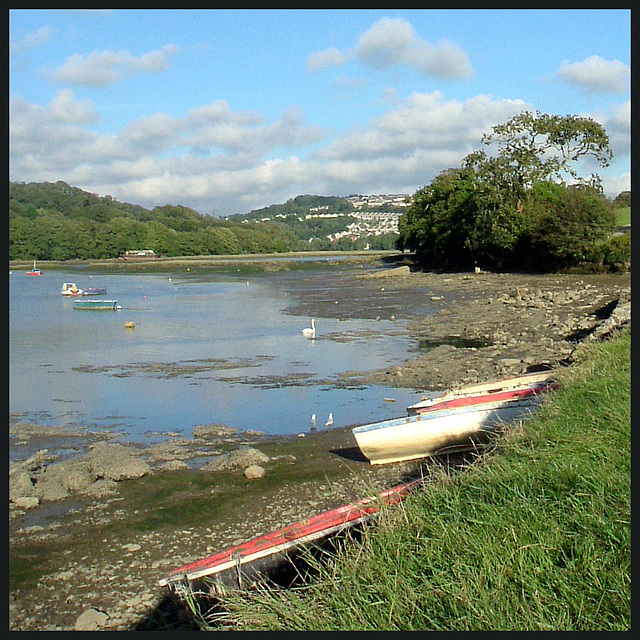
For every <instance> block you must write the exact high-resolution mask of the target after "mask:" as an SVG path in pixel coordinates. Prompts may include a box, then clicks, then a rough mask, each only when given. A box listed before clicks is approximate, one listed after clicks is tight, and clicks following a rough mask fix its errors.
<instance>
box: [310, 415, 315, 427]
mask: <svg viewBox="0 0 640 640" xmlns="http://www.w3.org/2000/svg"><path fill="white" fill-rule="evenodd" d="M311 428H312V429H315V428H316V414H315V413H312V414H311Z"/></svg>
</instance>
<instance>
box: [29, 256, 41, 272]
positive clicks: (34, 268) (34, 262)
mask: <svg viewBox="0 0 640 640" xmlns="http://www.w3.org/2000/svg"><path fill="white" fill-rule="evenodd" d="M27 275H28V276H41V275H42V271H40V269H38V268H37V267H36V261H35V260H34V261H33V269H29V271H27Z"/></svg>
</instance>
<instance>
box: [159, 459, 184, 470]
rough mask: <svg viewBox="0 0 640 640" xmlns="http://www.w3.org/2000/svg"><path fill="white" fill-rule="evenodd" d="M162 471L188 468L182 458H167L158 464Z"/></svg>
mask: <svg viewBox="0 0 640 640" xmlns="http://www.w3.org/2000/svg"><path fill="white" fill-rule="evenodd" d="M160 468H161V469H162V470H163V471H179V470H180V469H188V468H189V465H188V464H187V463H186V462H184V461H182V460H167V462H165V463H163V464H161V465H160Z"/></svg>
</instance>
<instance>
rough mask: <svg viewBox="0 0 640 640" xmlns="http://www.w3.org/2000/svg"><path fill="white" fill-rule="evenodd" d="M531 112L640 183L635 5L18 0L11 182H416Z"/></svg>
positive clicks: (146, 189)
mask: <svg viewBox="0 0 640 640" xmlns="http://www.w3.org/2000/svg"><path fill="white" fill-rule="evenodd" d="M523 111H532V112H535V111H539V112H541V113H548V114H552V115H559V116H565V115H576V116H581V117H587V118H592V119H593V120H595V121H596V122H598V123H600V124H601V125H602V126H603V127H604V128H605V130H606V132H607V133H608V135H609V139H610V147H611V149H612V151H613V154H614V158H613V160H612V162H611V164H610V166H609V167H607V168H602V167H601V166H600V165H596V164H594V163H591V164H590V163H589V162H588V161H585V162H581V163H580V164H579V165H578V167H577V168H578V170H579V172H580V173H581V174H582V175H584V176H585V177H588V176H590V175H591V174H592V173H597V174H598V175H599V176H600V177H601V179H602V184H603V187H604V191H605V193H606V194H607V195H608V196H609V197H612V198H613V197H615V196H616V195H617V194H618V193H620V192H621V191H624V190H628V189H629V190H630V189H631V157H630V155H631V10H630V9H611V10H605V9H594V10H585V9H564V10H559V9H558V10H555V9H553V10H552V9H549V10H547V9H524V10H515V9H503V10H490V9H476V10H470V9H449V10H446V9H421V10H407V9H403V10H394V9H379V10H378V9H375V10H374V9H345V10H339V9H326V10H316V9H292V10H284V9H264V10H258V9H220V10H214V9H185V10H180V9H167V10H161V9H131V10H126V9H104V10H88V9H87V10H70V9H46V10H45V9H42V10H41V9H37V10H36V9H11V10H10V11H9V180H10V181H19V182H57V181H58V180H63V181H65V182H67V183H68V184H70V185H71V186H74V187H78V188H80V189H83V190H85V191H89V192H92V193H96V194H98V195H100V196H111V197H113V198H115V199H116V200H119V201H120V202H129V203H133V204H139V205H141V206H143V207H145V208H149V209H152V208H153V207H155V206H162V205H165V204H173V205H183V206H188V207H191V208H193V209H195V210H196V211H198V212H199V213H201V214H211V215H216V216H226V215H230V214H234V213H247V212H249V211H251V210H253V209H256V208H260V207H265V206H269V205H271V204H279V203H282V202H285V201H286V200H288V199H289V198H293V197H295V196H297V195H301V194H313V195H324V196H348V195H352V194H391V193H406V194H413V193H415V192H416V191H417V190H418V189H420V188H421V187H423V186H425V185H427V184H429V183H430V182H431V181H432V180H433V179H434V178H435V177H436V176H437V175H438V174H439V173H440V172H441V171H443V170H445V169H448V168H452V167H459V166H460V163H461V161H462V159H463V158H464V157H465V156H466V155H468V154H469V153H471V152H473V151H477V150H480V149H486V147H485V146H484V145H483V143H482V136H483V134H490V133H491V132H492V127H494V126H496V125H498V124H502V123H505V122H506V121H507V120H509V119H510V118H512V117H513V116H515V115H517V114H518V113H521V112H523Z"/></svg>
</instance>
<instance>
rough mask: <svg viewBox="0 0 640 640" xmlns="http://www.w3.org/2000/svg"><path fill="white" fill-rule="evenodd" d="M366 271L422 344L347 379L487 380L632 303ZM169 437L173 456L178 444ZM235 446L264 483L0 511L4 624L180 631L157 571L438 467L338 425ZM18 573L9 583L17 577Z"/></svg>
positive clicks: (586, 281)
mask: <svg viewBox="0 0 640 640" xmlns="http://www.w3.org/2000/svg"><path fill="white" fill-rule="evenodd" d="M368 272H370V269H369V270H367V269H364V270H363V271H362V272H360V273H357V274H355V277H356V278H357V277H360V279H359V280H356V279H354V280H352V281H351V282H352V283H357V285H358V286H362V287H363V288H364V290H365V291H369V293H370V294H371V295H373V294H374V293H378V294H379V293H380V291H381V290H382V289H384V292H383V293H384V294H385V295H384V298H385V300H390V299H392V300H393V306H390V307H389V309H388V310H387V308H386V307H385V312H386V313H392V312H393V313H398V312H399V311H398V310H400V311H401V312H402V313H404V314H405V317H410V322H409V330H410V333H411V335H412V336H414V337H415V338H416V340H418V341H423V342H424V348H423V350H422V351H421V352H420V354H419V355H418V356H417V357H416V358H414V359H411V360H409V361H407V362H406V363H404V364H403V365H402V366H398V367H390V368H388V369H385V370H381V371H376V372H358V371H352V372H349V373H348V374H347V377H348V378H349V379H350V380H358V381H362V382H365V383H379V382H380V381H384V384H385V385H387V386H398V387H401V386H404V387H412V388H417V389H419V388H424V389H439V388H446V387H455V386H461V385H463V384H467V383H470V382H480V381H487V380H491V379H498V378H500V377H504V376H506V375H511V374H513V375H517V374H518V373H522V372H524V370H526V369H527V368H530V367H536V366H542V365H544V366H547V365H548V366H551V367H555V366H563V364H566V363H567V362H569V361H570V358H571V353H572V352H573V350H574V349H575V348H576V347H577V346H578V345H579V344H580V342H581V341H583V340H589V339H590V336H596V337H597V336H598V332H599V331H600V328H601V327H602V326H603V325H605V324H606V322H607V318H609V317H610V316H611V313H612V312H614V311H615V309H616V308H617V307H618V306H620V307H623V306H624V305H626V304H627V303H628V302H629V300H630V297H631V289H630V274H614V275H608V274H607V275H582V274H581V275H565V274H562V275H558V274H554V275H549V276H547V275H545V276H530V275H516V274H487V273H481V274H467V273H465V274H430V273H420V272H417V273H411V274H406V273H404V274H403V275H400V274H399V273H398V272H396V273H395V274H391V273H389V275H388V276H387V277H382V278H375V279H371V278H367V277H362V276H366V275H367V273H368ZM294 294H295V296H296V300H297V305H298V307H297V308H296V309H294V310H293V312H294V313H305V314H309V313H310V312H312V311H313V310H316V311H318V310H320V309H321V307H322V304H323V301H322V300H320V299H318V298H317V297H314V295H312V294H310V293H307V292H305V291H304V290H297V291H295V292H294ZM350 294H351V291H350V290H349V287H343V289H342V290H341V293H340V295H342V296H343V298H342V299H341V300H340V302H341V303H343V302H345V301H346V300H348V298H349V295H350ZM433 297H436V298H438V297H440V300H432V298H433ZM378 300H379V298H378ZM434 302H435V303H438V304H440V309H439V310H438V311H437V312H436V313H434V314H431V315H424V314H423V313H422V312H421V309H423V308H424V305H425V304H426V303H429V304H433V303H434ZM385 304H386V303H385ZM363 305H364V306H365V307H366V304H365V303H363ZM372 305H373V306H372V308H371V309H368V308H364V309H361V310H360V311H361V312H363V313H375V311H376V308H377V309H378V312H380V311H379V310H380V309H381V308H382V307H381V306H379V304H378V303H372ZM339 306H340V307H342V308H344V304H341V305H339ZM355 312H358V311H357V310H356V311H354V313H355ZM607 314H608V315H607ZM316 315H321V314H316ZM374 317H375V316H374ZM485 343H487V344H486V346H479V345H483V344H485ZM390 383H391V384H390ZM398 410H399V412H402V411H403V410H404V407H402V408H401V407H399V408H398ZM173 440H174V442H173V444H176V446H177V451H178V452H179V450H180V448H181V447H182V446H183V445H180V444H179V443H178V441H179V440H180V438H174V439H173ZM238 442H241V443H242V444H245V445H247V446H251V447H255V448H257V449H259V450H260V451H263V452H264V453H265V454H266V455H268V456H269V458H270V462H269V463H267V464H265V465H264V466H265V469H266V474H265V476H264V477H263V478H261V479H258V480H247V479H246V478H245V477H244V476H243V475H242V471H241V470H237V469H236V470H231V471H227V472H225V473H221V472H204V471H202V470H201V469H184V468H180V469H176V470H174V471H170V470H166V471H163V472H161V473H158V472H155V471H154V472H153V473H150V474H145V475H144V476H143V477H140V478H139V479H128V480H124V481H122V482H118V486H117V491H116V492H115V493H113V494H110V495H109V496H104V497H103V498H97V499H95V500H90V499H86V498H83V499H79V498H78V497H75V498H70V500H71V501H72V502H73V501H74V500H75V501H76V502H77V501H78V500H79V501H80V502H84V503H85V504H82V505H81V506H77V507H74V506H73V505H72V509H71V510H70V512H69V513H67V514H66V515H65V516H63V517H60V518H56V517H55V511H56V507H55V506H54V507H53V508H52V512H53V515H52V517H51V518H50V519H47V518H43V519H42V520H41V522H40V523H39V524H27V526H23V525H21V521H23V520H25V519H26V521H27V522H28V521H29V519H30V518H33V513H30V512H29V511H28V510H24V511H21V510H18V509H16V508H15V507H11V508H10V550H11V563H12V566H11V572H10V575H11V576H12V578H13V580H14V584H13V585H12V586H11V587H10V628H11V629H14V630H29V629H32V630H55V629H65V630H67V629H73V628H74V625H75V621H76V620H77V619H78V617H79V616H80V615H81V614H82V613H83V611H85V610H87V609H96V610H98V611H103V612H105V613H106V614H107V615H108V619H107V621H106V623H105V626H104V629H114V630H124V629H132V628H146V629H151V628H162V624H167V621H168V620H170V621H171V624H172V625H174V627H175V626H177V627H178V628H179V627H180V626H182V627H183V628H189V621H188V620H187V619H186V618H181V616H184V613H180V612H176V611H175V610H172V609H171V607H170V606H169V603H168V602H167V601H166V599H165V596H166V592H164V591H163V590H162V589H160V588H158V587H156V586H155V585H156V583H157V580H158V579H159V578H160V577H162V575H163V574H164V573H165V572H166V571H168V570H169V569H171V568H174V567H176V566H180V565H181V564H184V563H185V562H187V561H191V560H194V559H197V558H200V557H204V556H206V555H208V554H209V553H212V552H214V551H217V550H220V549H221V548H226V547H228V546H231V545H232V544H234V543H236V542H237V541H242V540H247V539H250V538H252V537H254V536H256V535H259V534H261V533H266V532H267V531H271V530H274V529H276V528H278V527H279V526H284V525H286V524H291V523H292V522H294V521H297V520H299V519H301V518H304V517H309V516H310V515H314V514H316V513H318V512H320V511H322V510H324V509H328V508H331V507H332V506H337V505H338V504H341V503H344V502H348V501H351V500H352V499H354V498H360V497H363V495H364V494H366V492H367V489H369V488H371V487H374V486H379V487H381V488H386V487H388V486H391V485H393V484H397V480H399V479H402V478H406V477H407V476H408V475H411V474H422V473H424V474H429V473H433V472H436V473H437V472H439V470H441V468H442V465H443V464H445V463H447V462H450V461H444V462H443V461H442V460H424V461H418V462H417V463H398V464H395V465H386V466H384V467H372V466H371V465H369V464H368V463H367V462H366V461H364V460H362V459H361V458H360V459H358V456H357V453H358V452H357V450H355V451H354V446H355V445H354V439H353V436H352V434H351V432H350V428H349V427H347V428H344V429H336V430H331V431H328V430H327V431H324V430H319V431H318V432H316V433H313V434H311V433H309V434H305V436H304V437H291V436H289V437H285V436H283V437H282V438H278V437H274V436H268V437H264V436H257V435H254V434H251V435H250V437H249V438H245V437H244V436H242V438H241V440H240V441H236V442H233V441H231V442H227V443H226V445H225V446H226V447H227V448H229V449H232V448H233V447H235V445H236V444H238ZM214 448H215V447H214ZM356 449H357V448H356ZM340 454H342V455H340ZM176 459H178V458H176ZM165 462H168V460H165ZM51 504H52V505H54V503H51ZM189 505H190V506H189ZM199 509H200V510H204V511H205V512H204V513H201V512H199ZM27 515H28V517H27ZM87 536H89V538H88V537H87ZM63 547H64V549H63ZM34 554H36V555H35V556H34ZM43 554H44V555H43ZM33 557H41V558H43V562H44V565H43V566H42V567H40V568H38V567H35V568H34V567H33V566H32V564H33V563H32V562H31V560H29V558H33ZM30 563H31V566H30ZM30 572H31V573H30ZM34 572H37V573H38V575H34ZM17 578H20V582H18V583H15V580H16V579H17ZM16 584H17V585H18V586H16ZM163 621H164V622H163ZM154 624H155V625H157V627H154Z"/></svg>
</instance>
